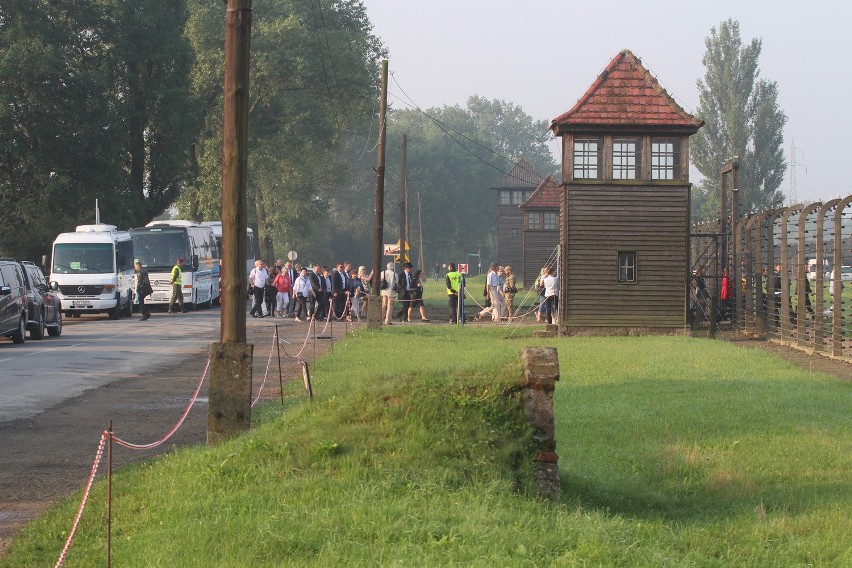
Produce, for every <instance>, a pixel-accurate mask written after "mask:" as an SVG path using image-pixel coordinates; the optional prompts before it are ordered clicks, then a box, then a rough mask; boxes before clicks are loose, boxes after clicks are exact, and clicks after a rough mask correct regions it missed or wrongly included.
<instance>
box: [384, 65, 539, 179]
mask: <svg viewBox="0 0 852 568" xmlns="http://www.w3.org/2000/svg"><path fill="white" fill-rule="evenodd" d="M391 79H392V80H393V82H394V83H395V84H396V86H397V87H398V88H399V90H400V91H401V92H402V94H403V95H405V97H406V98H407V99H408V101H409V102H406V101H404V100H402V99H401V98H400V97H398V96H396V95H394V94H393V93H391V96H393V97H394V98H396V99H398V100H399V101H400V102H401V103H403V104H404V105H406V106H408V107H410V108H412V109H415V110H417V111H418V112H420V113H421V114H422V115H423V116H425V117H426V118H428V119H429V120H431V121H433V122H434V123H435V124H437V125H438V128H440V129H441V130H443V131H444V133H446V134H447V136H449V137H450V139H451V140H453V142H455V143H456V144H458V145H459V146H461V147H462V148H463V149H464V150H465V151H466V152H467V153H468V154H470V155H471V156H473V157H475V158H476V159H477V160H479V161H481V162H482V163H484V164H486V165H487V166H489V167H491V168H493V169H495V170H497V171H498V172H500V173H502V174H504V175H505V176H507V177H513V178H515V179H517V180H518V181H524V182H526V181H529V180H525V179H523V178H521V177H519V176H517V175H515V174H511V173H510V172H505V171H503V170H502V169H501V168H499V167H497V166H495V165H494V164H492V163H490V162H488V161H487V160H485V159H483V158H482V157H481V156H479V155H477V154H475V153H473V152H472V151H471V150H470V148H468V147H467V146H465V145H464V144H462V143H461V142H460V141H459V140H457V139H456V138H454V137H453V136H452V135H451V134H450V133H449V132H448V131H447V130H448V129H449V130H452V131H453V132H454V133H456V134H457V135H458V136H461V137H462V138H464V139H465V140H467V141H469V142H472V143H473V144H476V145H477V146H479V147H481V148H483V149H484V150H487V151H488V152H491V153H492V154H494V155H495V156H498V157H500V158H503V159H504V160H506V161H507V162H509V163H510V164H513V165H514V167H516V168H518V169H521V170H524V171H526V172H528V173H530V174H534V175H536V176H538V177H541V179H542V181H543V180H544V179H545V177H544V176H541V174H540V173H539V172H537V171H533V170H531V169H529V168H527V167H525V166H523V165H522V164H521V163H520V162H519V161H515V160H513V159H511V158H509V157H507V156H504V155H503V154H501V153H500V152H498V151H496V150H494V149H493V148H491V147H489V146H486V145H485V144H483V143H481V142H479V141H478V140H475V139H473V138H471V137H469V136H467V135H466V134H464V133H462V132H459V131H458V130H456V129H455V128H453V127H452V126H450V125H449V124H446V123H445V122H443V121H441V120H440V119H438V118H436V117H434V116H432V115H430V114H429V113H427V112H426V111H424V110H423V109H422V108H420V106H419V105H418V104H417V103H416V102H414V100H413V99H412V98H411V97H410V96H409V95H408V93H406V92H405V89H403V88H402V85H400V84H399V82H398V81H397V80H396V76H395V75H394V74H393V73H391ZM512 169H514V168H512Z"/></svg>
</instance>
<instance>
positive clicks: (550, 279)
mask: <svg viewBox="0 0 852 568" xmlns="http://www.w3.org/2000/svg"><path fill="white" fill-rule="evenodd" d="M541 282H542V284H544V315H545V317H546V318H547V323H553V313H554V312H555V311H556V298H557V296H558V294H559V279H558V278H557V277H556V276H554V275H553V269H552V268H550V267H549V266H548V267H547V268H545V274H544V278H542V280H541Z"/></svg>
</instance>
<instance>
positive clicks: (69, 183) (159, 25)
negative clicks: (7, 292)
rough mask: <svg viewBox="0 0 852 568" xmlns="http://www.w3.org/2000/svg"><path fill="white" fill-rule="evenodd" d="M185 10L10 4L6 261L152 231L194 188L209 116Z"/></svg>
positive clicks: (3, 176)
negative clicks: (192, 85) (202, 128)
mask: <svg viewBox="0 0 852 568" xmlns="http://www.w3.org/2000/svg"><path fill="white" fill-rule="evenodd" d="M185 22H186V10H185V1H184V0H172V1H170V2H160V1H159V0H90V1H87V2H55V1H51V0H30V1H22V0H0V85H2V88H0V210H2V211H3V212H4V220H6V221H7V222H6V223H4V224H3V225H2V226H0V243H2V248H3V250H2V251H0V252H2V253H3V254H10V255H14V256H16V257H18V258H29V259H37V258H38V257H39V256H41V255H42V254H46V253H47V252H49V245H50V242H51V240H52V239H53V237H54V236H55V235H56V234H57V233H58V232H61V231H67V230H73V228H74V226H75V225H77V224H80V223H91V222H93V221H94V213H93V212H94V205H95V199H98V200H99V203H100V205H101V210H102V211H103V221H104V222H108V223H111V224H115V225H118V226H120V227H122V228H124V227H130V226H136V225H140V224H143V223H145V222H147V221H149V220H150V219H151V218H152V217H153V216H154V215H157V214H158V213H161V212H162V211H163V210H164V209H166V208H167V207H168V206H170V205H171V203H172V201H173V200H174V199H175V197H176V196H177V193H178V192H179V191H180V189H181V188H182V187H183V186H184V185H185V184H186V177H187V174H188V169H187V165H188V163H189V160H188V157H187V152H188V150H189V149H190V146H191V142H192V140H193V139H194V138H195V136H196V132H197V129H198V123H199V118H200V115H199V108H200V107H199V105H198V104H197V103H196V102H195V101H194V100H193V99H192V98H191V96H190V92H189V83H188V79H187V76H188V74H189V72H190V69H191V67H192V62H193V58H192V52H191V51H190V49H189V45H188V43H187V42H186V41H185V40H184V39H183V37H182V34H183V26H184V24H185Z"/></svg>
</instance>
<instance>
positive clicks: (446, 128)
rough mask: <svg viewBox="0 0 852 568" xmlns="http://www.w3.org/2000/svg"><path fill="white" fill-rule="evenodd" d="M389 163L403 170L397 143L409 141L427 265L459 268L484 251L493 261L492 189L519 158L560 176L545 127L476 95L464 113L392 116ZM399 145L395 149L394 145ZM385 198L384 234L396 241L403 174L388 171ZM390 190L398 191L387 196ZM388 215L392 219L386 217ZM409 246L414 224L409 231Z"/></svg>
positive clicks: (412, 194) (444, 110) (412, 191)
mask: <svg viewBox="0 0 852 568" xmlns="http://www.w3.org/2000/svg"><path fill="white" fill-rule="evenodd" d="M388 122H389V125H388V140H389V147H388V162H387V163H388V164H389V165H390V164H398V163H399V151H398V141H399V140H401V138H402V135H403V134H408V139H409V145H408V168H407V177H408V183H409V199H410V203H411V204H412V206H411V207H410V209H409V211H410V212H411V213H410V215H411V218H412V219H417V209H416V205H414V204H416V193H417V192H419V193H420V195H421V198H422V204H423V209H422V218H423V241H424V243H426V244H427V249H426V264H427V266H431V265H432V264H434V263H435V262H438V263H442V262H447V261H449V260H454V261H458V259H463V258H466V255H467V253H468V252H472V251H476V250H481V251H482V255H483V257H484V258H494V256H495V253H496V248H497V233H496V221H497V196H496V195H495V194H494V192H493V191H491V190H489V189H488V187H489V186H490V185H492V184H493V183H494V182H495V181H498V180H499V179H500V178H502V177H503V176H504V175H505V173H506V172H508V171H509V170H510V169H511V168H512V167H513V166H514V164H515V162H517V161H518V160H519V159H520V158H521V157H522V156H523V157H526V158H527V159H529V160H530V161H532V162H533V164H535V166H536V168H537V169H538V170H539V172H541V173H542V175H545V176H546V175H548V174H551V173H555V170H556V165H555V163H554V161H553V156H552V155H551V153H550V151H549V149H548V147H547V140H548V137H549V130H548V128H547V123H546V122H545V121H536V120H533V118H532V117H530V116H529V115H528V114H526V113H525V112H524V111H523V109H522V108H520V107H518V106H516V105H514V104H512V103H508V102H506V101H501V100H487V99H485V98H483V97H479V96H472V97H469V98H468V100H467V104H466V106H465V107H460V106H458V105H455V106H444V107H441V108H433V109H428V110H426V111H425V113H424V112H421V111H420V110H399V111H394V112H393V113H391V116H390V119H389V121H388ZM394 141H396V143H394ZM387 172H388V175H387V177H386V180H387V184H388V185H387V188H388V189H386V190H385V194H386V196H388V197H387V199H388V201H387V202H386V203H385V212H386V221H387V223H386V229H385V230H386V233H387V232H388V229H390V230H389V234H390V235H393V238H392V239H390V240H392V241H394V242H395V241H396V235H398V234H399V228H398V227H399V224H398V215H395V214H394V213H395V212H396V211H397V207H396V206H395V204H396V202H397V199H398V197H397V196H398V194H399V187H400V181H399V168H398V167H393V166H391V167H389V168H388V170H387ZM390 188H393V189H390ZM388 212H390V214H389V215H387V213H388ZM410 227H411V229H412V230H411V236H412V241H415V243H412V244H419V243H417V242H416V240H415V238H414V237H415V235H416V234H417V232H416V225H415V224H410Z"/></svg>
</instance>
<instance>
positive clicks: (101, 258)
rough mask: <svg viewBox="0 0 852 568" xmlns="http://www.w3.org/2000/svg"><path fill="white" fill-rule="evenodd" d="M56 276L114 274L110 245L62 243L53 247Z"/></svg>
mask: <svg viewBox="0 0 852 568" xmlns="http://www.w3.org/2000/svg"><path fill="white" fill-rule="evenodd" d="M51 270H52V271H53V272H54V273H56V274H111V273H113V272H115V253H114V252H113V248H112V243H63V244H56V245H54V247H53V268H52V269H51Z"/></svg>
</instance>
